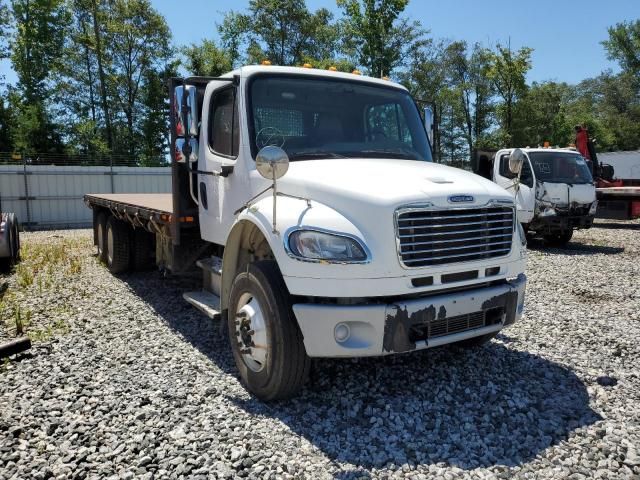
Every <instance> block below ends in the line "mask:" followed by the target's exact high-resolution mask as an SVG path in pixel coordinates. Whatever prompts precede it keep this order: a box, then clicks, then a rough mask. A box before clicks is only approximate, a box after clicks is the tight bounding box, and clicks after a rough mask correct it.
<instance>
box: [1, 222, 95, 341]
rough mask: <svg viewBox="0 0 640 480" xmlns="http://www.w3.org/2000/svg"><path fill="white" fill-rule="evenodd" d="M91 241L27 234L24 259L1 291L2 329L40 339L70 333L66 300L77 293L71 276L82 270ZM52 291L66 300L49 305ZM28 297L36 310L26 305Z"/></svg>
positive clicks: (24, 239) (48, 338) (24, 241)
mask: <svg viewBox="0 0 640 480" xmlns="http://www.w3.org/2000/svg"><path fill="white" fill-rule="evenodd" d="M89 241H90V240H89V239H88V238H78V237H75V238H64V237H62V236H57V235H51V236H34V237H31V238H29V236H28V234H27V235H25V237H24V238H23V241H22V249H21V257H22V258H21V261H20V263H18V265H16V267H15V269H14V271H13V275H12V278H11V277H9V279H8V283H6V284H5V285H8V288H6V289H5V290H6V291H3V292H0V329H4V330H5V331H6V332H7V333H8V334H9V335H14V334H15V335H16V336H20V335H25V334H27V335H29V337H31V339H32V340H33V341H36V342H38V341H40V342H43V341H48V340H50V339H51V338H53V337H55V336H58V335H65V334H67V333H69V331H70V330H71V324H70V322H69V319H70V318H71V315H72V311H71V308H70V307H69V306H68V304H67V303H66V302H64V299H65V298H67V297H68V296H70V295H73V291H70V289H69V284H68V279H69V278H70V276H75V275H79V274H81V273H82V271H83V268H84V266H85V263H84V262H85V261H86V259H87V258H88V247H89V245H90V243H89ZM52 294H53V295H54V298H57V299H58V300H62V302H59V301H56V302H55V304H56V305H55V306H54V305H46V304H45V303H47V302H46V301H45V300H44V298H48V297H49V296H51V295H52ZM38 297H42V300H41V301H40V302H37V301H36V302H33V299H34V298H35V299H36V300H37V299H38ZM27 299H31V302H30V304H31V305H34V307H33V311H32V310H29V309H27V308H25V307H24V306H23V305H25V303H24V302H25V301H26V300H27ZM61 304H62V305H61ZM3 323H4V325H3Z"/></svg>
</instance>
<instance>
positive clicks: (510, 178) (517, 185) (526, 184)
mask: <svg viewBox="0 0 640 480" xmlns="http://www.w3.org/2000/svg"><path fill="white" fill-rule="evenodd" d="M510 153H511V151H507V150H503V151H500V152H498V154H497V155H496V162H495V165H494V179H495V182H496V183H497V184H498V185H500V186H501V187H502V188H504V189H505V190H507V191H508V192H509V193H511V195H512V196H513V197H515V201H516V208H517V210H518V220H519V221H520V223H524V224H528V223H530V222H531V220H533V216H534V212H535V206H536V195H535V184H536V180H535V175H534V173H533V169H532V168H531V162H530V161H529V156H528V155H525V156H526V161H525V162H524V163H523V164H522V171H521V172H520V181H518V178H517V175H514V174H513V173H511V171H510V170H509V154H510Z"/></svg>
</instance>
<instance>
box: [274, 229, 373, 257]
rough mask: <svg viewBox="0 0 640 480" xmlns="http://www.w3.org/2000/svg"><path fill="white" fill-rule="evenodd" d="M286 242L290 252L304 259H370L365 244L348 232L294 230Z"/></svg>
mask: <svg viewBox="0 0 640 480" xmlns="http://www.w3.org/2000/svg"><path fill="white" fill-rule="evenodd" d="M285 242H286V243H285V247H287V251H288V252H289V254H290V255H292V256H293V257H296V258H298V259H302V260H309V261H313V262H323V261H326V262H337V263H364V262H367V261H368V260H369V255H368V253H367V250H366V248H365V247H364V245H363V244H362V243H360V241H359V240H358V239H356V238H355V237H352V236H350V235H346V234H341V233H328V232H323V231H319V230H294V231H293V232H291V233H290V234H289V236H288V237H287V238H286V239H285Z"/></svg>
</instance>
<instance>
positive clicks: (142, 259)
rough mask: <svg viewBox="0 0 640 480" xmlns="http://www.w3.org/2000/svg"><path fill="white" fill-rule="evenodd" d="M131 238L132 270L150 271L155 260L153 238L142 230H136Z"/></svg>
mask: <svg viewBox="0 0 640 480" xmlns="http://www.w3.org/2000/svg"><path fill="white" fill-rule="evenodd" d="M131 236H132V241H131V243H132V245H131V269H132V270H133V271H142V270H148V269H150V268H151V267H152V266H153V263H154V262H153V259H154V258H155V252H154V250H153V236H152V235H151V234H150V233H149V232H147V231H145V230H142V229H141V228H136V229H134V230H133V232H132V235H131Z"/></svg>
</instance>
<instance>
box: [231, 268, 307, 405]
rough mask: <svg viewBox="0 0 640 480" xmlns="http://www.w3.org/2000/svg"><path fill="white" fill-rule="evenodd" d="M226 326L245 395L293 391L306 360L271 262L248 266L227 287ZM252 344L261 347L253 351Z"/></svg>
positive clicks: (276, 396) (274, 396)
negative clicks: (229, 289)
mask: <svg viewBox="0 0 640 480" xmlns="http://www.w3.org/2000/svg"><path fill="white" fill-rule="evenodd" d="M238 312H243V313H244V314H245V317H244V318H241V317H240V316H238ZM241 315H242V313H241ZM260 320H262V321H260ZM261 324H262V327H261V326H260V325H261ZM227 327H228V332H229V341H230V344H231V350H232V351H233V357H234V359H235V362H236V366H237V367H238V370H239V371H240V376H241V378H242V381H243V382H244V384H245V385H246V386H247V389H248V390H249V391H250V392H252V393H253V394H254V395H256V396H257V397H258V398H259V399H261V400H264V401H270V400H280V399H285V398H289V397H291V396H293V395H295V394H296V393H298V391H299V390H300V389H301V388H302V386H303V385H304V383H305V381H306V380H307V378H308V376H309V368H310V365H311V360H310V358H309V357H308V356H307V353H306V351H305V348H304V343H303V341H302V332H301V331H300V328H299V327H298V323H297V321H296V319H295V316H294V314H293V310H292V309H291V303H290V299H289V292H288V291H287V287H286V286H285V284H284V280H283V279H282V275H281V274H280V270H279V269H278V266H277V264H276V263H275V262H273V261H259V262H256V263H252V264H249V265H248V267H247V268H246V269H244V270H243V271H241V272H240V273H238V275H237V276H236V278H235V279H234V281H233V284H232V286H231V293H230V296H229V314H228V315H227ZM243 329H244V330H243ZM250 332H254V333H253V334H252V333H250ZM256 342H257V344H258V345H264V347H265V348H262V349H261V348H256V347H255V345H256ZM248 345H254V346H248ZM247 352H250V353H247Z"/></svg>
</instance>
